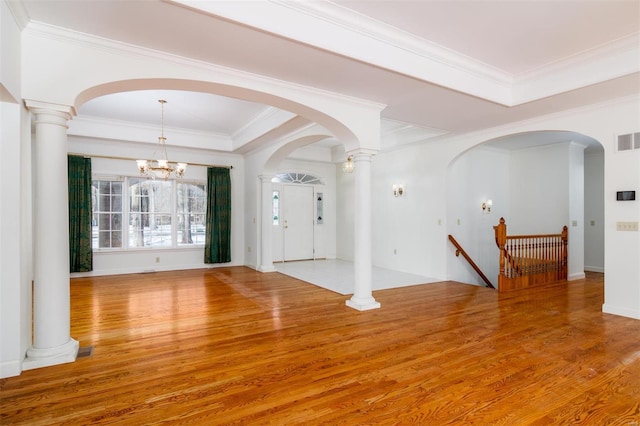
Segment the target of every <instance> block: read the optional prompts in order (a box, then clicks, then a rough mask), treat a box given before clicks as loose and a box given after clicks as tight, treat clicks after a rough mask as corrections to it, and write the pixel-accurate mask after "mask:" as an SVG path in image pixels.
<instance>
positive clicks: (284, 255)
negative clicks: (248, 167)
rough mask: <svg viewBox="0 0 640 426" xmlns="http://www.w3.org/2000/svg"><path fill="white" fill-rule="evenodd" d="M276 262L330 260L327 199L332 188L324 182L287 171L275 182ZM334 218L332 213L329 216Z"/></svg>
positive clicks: (274, 250)
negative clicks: (328, 254) (326, 223)
mask: <svg viewBox="0 0 640 426" xmlns="http://www.w3.org/2000/svg"><path fill="white" fill-rule="evenodd" d="M271 186H272V193H273V196H272V206H271V211H272V217H273V232H272V238H273V242H272V247H273V261H274V262H286V261H293V260H311V259H314V260H315V259H323V258H326V257H327V254H326V253H327V247H326V240H327V235H326V233H327V227H325V226H324V225H325V220H326V216H325V209H324V204H325V197H327V196H329V197H330V198H333V197H331V195H332V194H328V193H327V192H333V189H332V188H327V187H326V186H325V185H324V179H323V178H321V177H319V176H316V175H315V174H312V173H307V172H303V171H284V172H280V173H278V174H277V175H276V176H275V177H274V178H273V179H272V180H271ZM329 214H330V216H331V213H329Z"/></svg>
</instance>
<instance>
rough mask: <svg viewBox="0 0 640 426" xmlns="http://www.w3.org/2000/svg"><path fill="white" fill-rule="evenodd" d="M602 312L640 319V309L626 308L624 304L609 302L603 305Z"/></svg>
mask: <svg viewBox="0 0 640 426" xmlns="http://www.w3.org/2000/svg"><path fill="white" fill-rule="evenodd" d="M602 312H604V313H605V314H612V315H618V316H621V317H627V318H633V319H637V320H640V310H637V309H631V308H625V307H624V306H612V305H609V304H607V303H604V304H603V305H602Z"/></svg>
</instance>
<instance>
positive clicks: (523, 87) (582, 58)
mask: <svg viewBox="0 0 640 426" xmlns="http://www.w3.org/2000/svg"><path fill="white" fill-rule="evenodd" d="M636 72H640V32H636V33H633V34H629V35H627V36H625V37H621V38H619V39H617V40H614V41H612V42H610V43H605V44H602V45H600V46H596V47H594V48H593V49H589V50H586V51H584V52H580V53H577V54H575V55H571V56H569V57H566V58H563V59H561V60H558V61H555V62H552V63H550V64H547V65H545V66H543V67H540V68H538V69H536V70H532V71H530V72H527V73H523V74H520V75H518V76H517V77H516V78H515V81H514V104H515V105H518V104H522V103H526V102H530V101H534V100H537V99H541V98H544V97H547V96H552V95H556V94H559V93H562V92H567V91H569V90H574V89H579V88H581V87H586V86H589V85H592V84H597V83H601V82H603V81H607V80H611V79H614V78H618V77H623V76H625V75H629V74H633V73H636Z"/></svg>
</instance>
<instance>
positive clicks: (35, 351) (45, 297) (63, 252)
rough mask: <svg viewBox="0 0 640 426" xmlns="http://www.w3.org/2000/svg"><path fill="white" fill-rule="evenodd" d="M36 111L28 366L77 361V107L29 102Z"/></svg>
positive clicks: (31, 108)
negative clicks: (72, 153) (72, 253)
mask: <svg viewBox="0 0 640 426" xmlns="http://www.w3.org/2000/svg"><path fill="white" fill-rule="evenodd" d="M26 104H27V107H28V108H29V110H30V111H31V112H32V113H33V114H34V115H35V121H34V124H35V145H34V154H35V155H34V167H33V170H34V180H33V182H34V194H35V197H34V209H33V211H34V234H33V235H34V288H33V332H34V338H33V346H31V348H29V349H28V351H27V358H26V359H25V361H24V363H23V369H24V370H30V369H33V368H39V367H47V366H50V365H56V364H63V363H66V362H73V361H75V359H76V356H77V353H78V347H79V344H78V342H77V341H76V340H74V339H72V338H71V337H70V290H69V201H68V200H69V193H68V177H67V128H68V126H67V121H68V120H69V119H71V117H72V112H73V111H72V109H71V108H70V107H65V106H62V105H49V104H43V103H39V102H32V101H27V102H26Z"/></svg>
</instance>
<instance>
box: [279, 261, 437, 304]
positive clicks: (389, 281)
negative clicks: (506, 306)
mask: <svg viewBox="0 0 640 426" xmlns="http://www.w3.org/2000/svg"><path fill="white" fill-rule="evenodd" d="M274 266H275V267H276V269H277V270H278V272H280V273H282V274H284V275H288V276H290V277H293V278H297V279H299V280H302V281H306V282H308V283H311V284H315V285H317V286H319V287H322V288H326V289H327V290H331V291H334V292H336V293H340V294H345V295H346V294H353V280H354V278H353V274H354V272H353V262H348V261H346V260H340V259H323V260H301V261H296V262H284V263H283V262H276V263H274ZM372 280H373V290H384V289H388V288H397V287H406V286H410V285H417V284H429V283H434V282H438V281H442V280H437V279H435V278H428V277H423V276H420V275H413V274H407V273H404V272H398V271H392V270H389V269H382V268H377V267H375V266H374V267H373V272H372Z"/></svg>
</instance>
